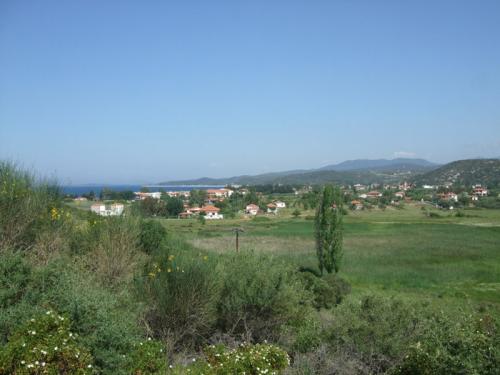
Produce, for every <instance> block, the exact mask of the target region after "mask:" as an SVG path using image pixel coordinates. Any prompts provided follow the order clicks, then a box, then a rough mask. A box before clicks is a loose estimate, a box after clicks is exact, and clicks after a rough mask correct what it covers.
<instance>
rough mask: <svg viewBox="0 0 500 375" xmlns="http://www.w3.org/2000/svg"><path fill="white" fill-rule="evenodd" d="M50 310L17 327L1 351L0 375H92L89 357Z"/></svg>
mask: <svg viewBox="0 0 500 375" xmlns="http://www.w3.org/2000/svg"><path fill="white" fill-rule="evenodd" d="M70 328H71V325H70V322H69V319H68V317H67V316H61V315H58V314H57V313H55V312H54V311H52V310H48V311H47V312H45V313H43V314H41V315H38V316H36V317H35V318H32V319H31V320H30V321H28V322H27V323H26V324H24V325H22V326H20V327H19V328H18V329H17V330H16V331H15V332H14V333H13V335H12V336H11V337H10V338H9V341H8V342H7V344H6V345H5V346H4V347H3V348H2V349H1V350H0V374H14V373H22V374H67V373H71V374H91V373H93V368H92V356H91V355H90V352H89V351H88V349H87V348H85V347H84V346H83V345H82V344H81V340H80V339H79V338H78V335H77V334H75V333H73V332H72V331H71V329H70Z"/></svg>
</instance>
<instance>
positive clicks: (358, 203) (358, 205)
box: [351, 200, 363, 210]
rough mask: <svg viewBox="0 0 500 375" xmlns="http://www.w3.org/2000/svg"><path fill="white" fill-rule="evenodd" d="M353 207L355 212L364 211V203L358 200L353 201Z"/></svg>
mask: <svg viewBox="0 0 500 375" xmlns="http://www.w3.org/2000/svg"><path fill="white" fill-rule="evenodd" d="M351 206H352V207H353V208H354V209H355V210H362V209H363V203H362V202H361V201H358V200H353V201H351Z"/></svg>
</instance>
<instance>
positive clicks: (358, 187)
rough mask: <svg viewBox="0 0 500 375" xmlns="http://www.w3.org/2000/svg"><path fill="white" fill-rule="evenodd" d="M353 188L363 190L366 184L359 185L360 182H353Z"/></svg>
mask: <svg viewBox="0 0 500 375" xmlns="http://www.w3.org/2000/svg"><path fill="white" fill-rule="evenodd" d="M353 188H354V190H356V191H363V190H366V186H365V185H361V184H355V185H354V186H353Z"/></svg>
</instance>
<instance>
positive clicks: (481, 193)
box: [472, 185, 488, 197]
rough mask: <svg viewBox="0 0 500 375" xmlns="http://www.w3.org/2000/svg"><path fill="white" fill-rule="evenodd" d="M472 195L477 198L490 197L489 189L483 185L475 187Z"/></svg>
mask: <svg viewBox="0 0 500 375" xmlns="http://www.w3.org/2000/svg"><path fill="white" fill-rule="evenodd" d="M472 195H474V196H476V197H486V196H487V195H488V189H486V188H485V187H482V186H481V185H473V186H472Z"/></svg>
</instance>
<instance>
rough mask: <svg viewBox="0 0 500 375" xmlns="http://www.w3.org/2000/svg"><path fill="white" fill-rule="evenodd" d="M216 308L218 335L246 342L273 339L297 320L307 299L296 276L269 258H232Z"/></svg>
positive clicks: (251, 254)
mask: <svg viewBox="0 0 500 375" xmlns="http://www.w3.org/2000/svg"><path fill="white" fill-rule="evenodd" d="M224 268H225V270H226V271H225V277H224V281H223V286H222V293H221V295H222V296H223V298H222V299H221V300H220V302H219V304H218V327H219V329H220V330H221V331H222V332H228V333H229V334H233V335H238V336H242V337H243V338H244V339H246V340H249V341H262V340H265V339H267V340H273V339H277V338H278V337H279V335H280V333H281V330H282V328H283V327H284V326H285V325H286V324H289V323H291V322H293V321H294V320H296V319H301V317H302V316H303V314H304V309H303V306H302V305H301V303H302V302H303V301H305V300H306V299H307V297H306V293H305V290H304V288H303V286H302V284H301V283H300V281H299V280H298V277H297V275H296V272H294V271H293V270H292V269H291V268H289V267H288V266H286V265H285V264H283V263H281V262H279V261H278V260H276V259H273V258H272V257H269V256H264V255H257V254H253V253H246V254H245V253H240V254H232V255H231V256H228V257H227V260H226V261H225V264H224Z"/></svg>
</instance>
